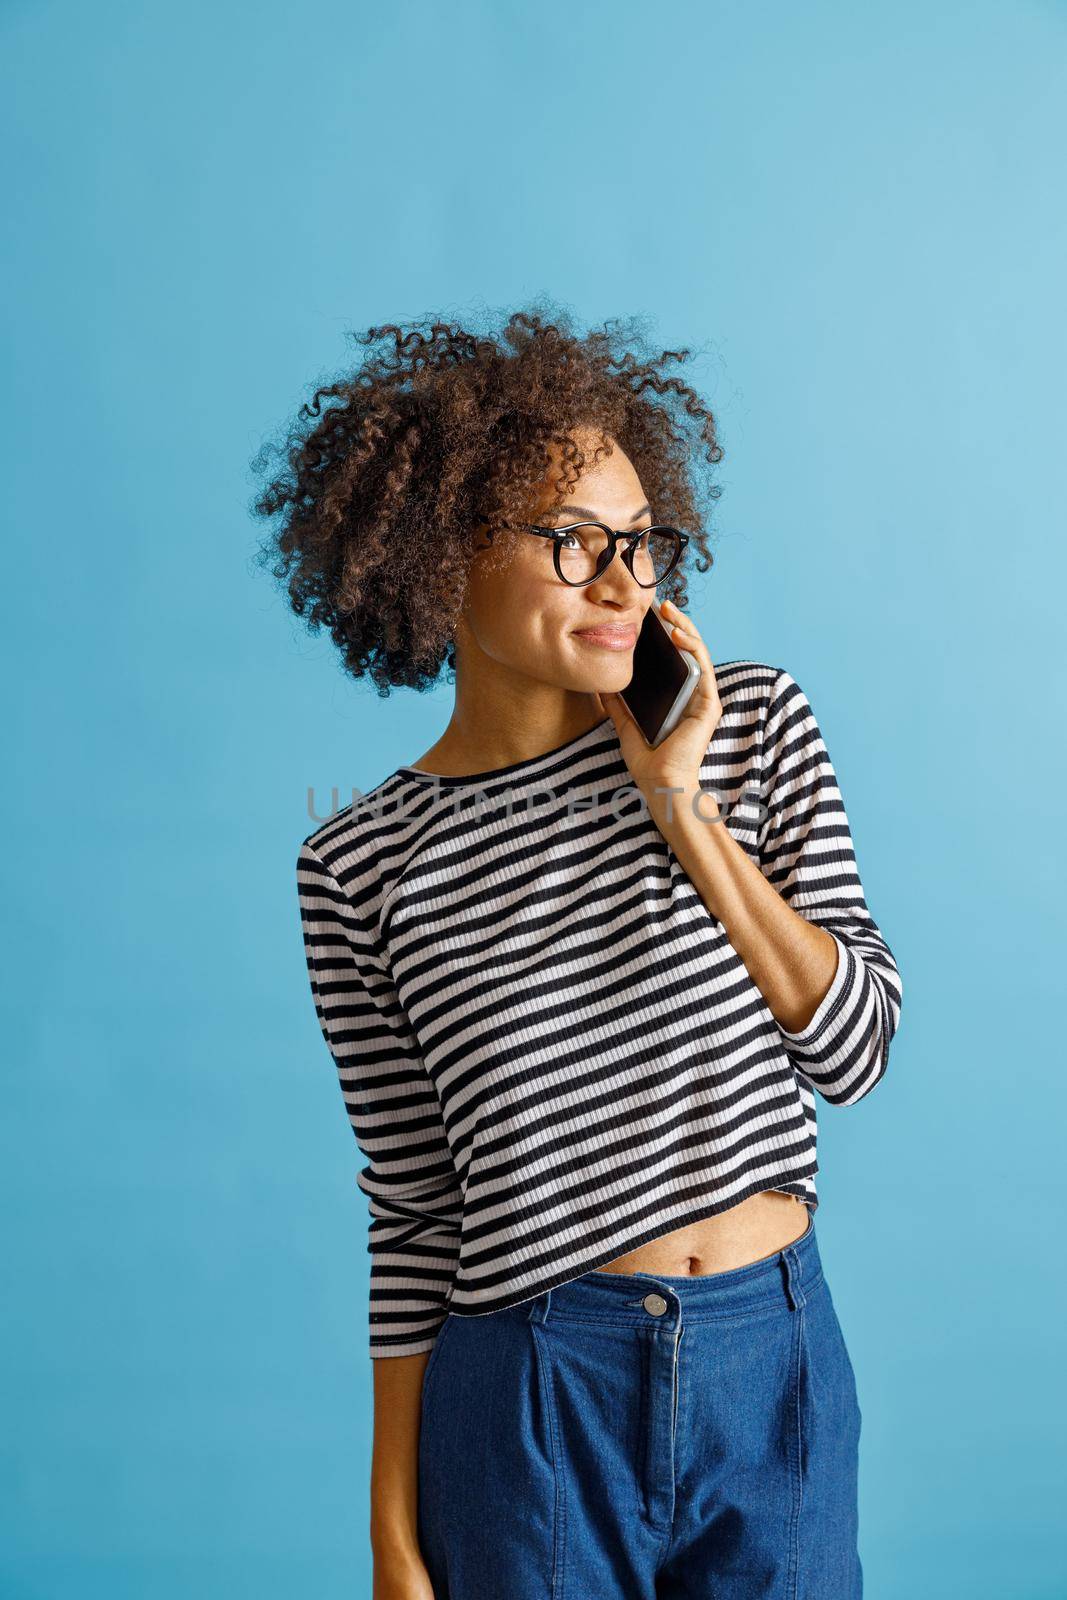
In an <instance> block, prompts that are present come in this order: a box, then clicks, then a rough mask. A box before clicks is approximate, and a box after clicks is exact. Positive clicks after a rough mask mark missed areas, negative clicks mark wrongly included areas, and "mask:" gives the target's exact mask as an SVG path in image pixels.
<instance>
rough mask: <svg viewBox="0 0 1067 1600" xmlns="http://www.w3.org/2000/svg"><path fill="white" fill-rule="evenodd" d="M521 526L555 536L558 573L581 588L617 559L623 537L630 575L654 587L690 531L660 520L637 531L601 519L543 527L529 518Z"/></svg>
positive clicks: (670, 569) (669, 568)
mask: <svg viewBox="0 0 1067 1600" xmlns="http://www.w3.org/2000/svg"><path fill="white" fill-rule="evenodd" d="M522 529H523V531H524V532H525V533H533V534H536V535H537V536H538V538H541V539H551V540H552V560H553V562H554V563H555V568H556V573H557V575H558V576H559V577H560V578H561V579H562V580H563V582H564V583H569V584H570V585H571V586H572V587H573V588H582V587H583V586H584V585H585V584H587V583H593V582H594V581H595V579H597V578H599V577H600V576H601V574H602V573H603V572H605V571H606V570H607V568H608V567H609V566H610V565H611V563H612V561H613V560H614V559H615V552H616V549H617V548H618V544H619V541H620V540H622V541H623V544H624V549H623V552H622V559H623V562H624V563H625V565H626V568H627V570H628V572H629V574H630V576H631V578H633V580H634V582H635V583H638V584H640V586H641V588H642V589H654V588H655V587H656V585H657V584H658V583H662V582H663V580H664V578H666V577H667V576H668V574H670V573H672V572H673V571H674V569H675V567H676V566H677V565H678V563H679V561H681V559H682V554H683V552H684V550H685V547H686V545H687V544H688V543H689V535H688V534H687V533H679V531H678V529H677V528H665V527H660V526H659V525H658V524H657V525H656V526H654V527H651V528H642V529H640V530H639V532H637V533H626V532H625V531H623V530H622V529H618V530H616V529H614V528H607V527H605V526H604V524H603V523H602V522H572V523H569V524H568V525H567V526H566V527H564V528H541V527H538V526H537V524H536V523H533V522H527V523H523V524H522Z"/></svg>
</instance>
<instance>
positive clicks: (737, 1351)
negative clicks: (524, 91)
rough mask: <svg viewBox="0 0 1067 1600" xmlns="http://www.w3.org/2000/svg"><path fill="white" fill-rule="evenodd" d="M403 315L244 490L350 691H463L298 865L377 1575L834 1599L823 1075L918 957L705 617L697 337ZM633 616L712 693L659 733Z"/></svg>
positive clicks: (848, 1057) (801, 757)
mask: <svg viewBox="0 0 1067 1600" xmlns="http://www.w3.org/2000/svg"><path fill="white" fill-rule="evenodd" d="M379 338H381V340H382V341H383V346H384V347H383V349H382V350H381V351H380V352H379V353H378V354H376V355H370V354H368V356H367V357H366V359H365V360H364V361H363V363H362V365H361V366H360V368H359V370H358V371H357V372H356V373H354V374H350V375H347V376H346V377H345V378H343V379H342V380H340V381H338V382H337V383H336V384H333V385H331V386H329V387H326V388H323V389H320V390H319V391H318V393H317V395H316V397H315V400H314V402H313V403H312V405H311V406H309V407H305V408H304V410H303V412H302V414H301V415H302V420H303V423H304V424H305V425H306V426H304V427H303V428H302V429H300V430H298V431H296V432H295V433H294V434H291V435H290V436H289V438H288V439H287V441H286V448H287V451H288V461H287V466H286V470H285V471H284V472H283V473H282V474H281V475H280V476H278V477H277V478H276V479H275V480H274V481H273V482H272V483H271V484H270V486H269V487H268V488H267V490H265V492H264V494H263V496H262V498H261V499H260V500H259V501H258V502H257V509H258V510H259V511H261V512H262V513H263V514H265V515H268V516H278V515H279V514H281V528H280V530H279V531H278V532H276V534H275V537H274V539H273V541H272V542H271V544H270V545H269V547H268V548H269V549H270V551H271V553H272V555H273V556H274V557H275V571H276V574H277V576H278V577H279V578H282V579H284V580H286V581H287V583H288V590H289V595H290V597H291V603H292V605H293V607H294V609H295V610H296V611H297V613H299V614H301V615H307V616H308V618H309V622H310V624H311V625H312V626H313V627H318V626H320V625H322V624H323V623H325V624H326V625H327V626H328V627H329V628H330V630H331V634H332V637H333V639H334V641H335V642H336V644H337V645H338V646H339V648H340V650H341V652H342V656H343V660H344V665H345V668H346V669H347V671H348V672H349V673H350V674H351V675H352V676H353V677H357V678H358V677H361V676H365V675H369V676H370V677H371V679H372V680H373V681H374V682H375V683H376V685H377V687H378V689H379V691H380V693H382V694H383V695H384V694H387V693H388V692H389V690H390V689H391V688H392V687H395V686H399V685H404V686H408V687H413V688H417V689H422V688H425V687H427V686H429V685H431V684H433V683H434V682H436V681H437V680H438V679H439V678H440V677H441V675H442V673H443V671H444V670H445V669H446V668H447V669H448V671H449V672H451V673H453V674H454V682H455V706H454V709H453V712H452V716H451V719H450V721H449V723H448V726H447V728H446V729H445V731H444V733H443V734H442V736H441V738H440V739H439V740H438V741H437V742H436V743H435V744H434V745H433V746H432V748H431V749H430V750H428V751H427V752H426V753H425V754H424V755H423V756H422V757H421V758H420V759H419V760H418V761H417V762H415V763H413V764H412V765H410V766H405V767H400V768H398V769H397V770H395V771H394V772H392V773H390V774H389V776H387V777H386V778H384V779H383V780H382V781H381V782H380V783H379V784H378V785H377V786H376V787H375V788H374V789H373V790H372V791H371V793H370V794H369V795H366V796H359V797H357V798H355V799H354V803H353V805H352V806H349V807H346V808H345V809H344V810H342V811H340V812H338V813H337V814H336V815H335V816H333V817H331V818H330V819H329V821H328V822H326V823H325V824H321V825H319V826H318V827H316V829H315V830H314V832H313V833H311V834H310V835H308V837H307V838H306V839H305V840H304V842H303V844H302V846H301V849H300V854H299V863H298V882H299V893H300V907H301V914H302V927H303V933H304V940H305V948H306V954H307V962H308V971H309V975H310V980H311V987H312V993H313V996H314V1001H315V1006H316V1011H317V1015H318V1018H319V1022H320V1024H321V1027H322V1031H323V1034H324V1037H325V1039H326V1042H327V1043H328V1045H329V1047H330V1050H331V1053H332V1055H333V1058H334V1060H335V1062H336V1065H337V1068H338V1071H339V1075H340V1081H341V1085H342V1088H343V1091H344V1096H345V1101H346V1105H347V1110H348V1115H349V1117H350V1119H351V1124H352V1127H353V1130H354V1132H355V1135H356V1138H357V1141H358V1143H359V1147H360V1149H361V1151H362V1153H363V1154H364V1155H365V1156H366V1158H367V1162H368V1164H367V1165H366V1166H365V1167H363V1169H362V1171H361V1172H360V1175H359V1184H360V1187H361V1188H362V1189H363V1191H364V1192H365V1194H366V1195H367V1196H368V1198H369V1203H370V1218H371V1220H370V1246H369V1247H370V1252H371V1292H370V1301H371V1304H370V1354H371V1356H372V1357H374V1358H375V1360H374V1447H373V1461H372V1506H371V1538H372V1546H373V1552H374V1597H375V1600H430V1597H432V1596H436V1597H441V1596H448V1597H450V1600H475V1597H488V1596H492V1597H497V1596H499V1597H501V1600H504V1597H507V1600H527V1597H531V1600H532V1597H533V1596H538V1597H541V1596H551V1597H553V1600H559V1597H562V1596H568V1597H572V1600H578V1597H583V1600H584V1597H593V1600H616V1597H618V1600H644V1597H646V1596H647V1597H652V1596H671V1597H679V1600H681V1597H683V1596H698V1595H699V1596H706V1595H710V1594H714V1595H715V1596H716V1597H717V1600H748V1597H755V1596H771V1595H773V1596H783V1597H784V1596H787V1595H788V1596H790V1597H799V1596H803V1597H807V1600H815V1597H819V1600H822V1597H826V1600H831V1597H832V1600H852V1597H854V1596H858V1595H860V1593H861V1589H862V1569H861V1564H860V1559H859V1555H858V1550H857V1458H858V1441H859V1431H860V1410H859V1405H858V1401H857V1395H856V1387H855V1379H854V1375H853V1371H852V1366H851V1362H850V1359H849V1356H848V1352H847V1350H846V1347H845V1343H844V1339H843V1336H842V1332H841V1328H840V1325H839V1323H838V1320H837V1316H836V1313H835V1310H834V1306H833V1302H832V1300H831V1297H830V1292H829V1288H828V1286H827V1282H826V1278H825V1276H824V1274H823V1270H822V1266H821V1263H820V1259H819V1252H818V1245H817V1243H816V1239H815V1233H814V1213H815V1210H816V1207H817V1205H818V1196H817V1192H816V1185H815V1174H816V1172H817V1171H818V1162H817V1160H816V1124H815V1105H816V1100H815V1097H816V1093H819V1094H821V1095H822V1097H823V1098H824V1099H825V1100H826V1101H828V1102H829V1103H830V1104H832V1105H838V1106H846V1105H852V1104H854V1103H855V1102H856V1101H858V1100H859V1099H860V1098H861V1097H862V1096H864V1095H865V1094H867V1093H868V1092H869V1090H870V1089H871V1088H873V1087H874V1085H875V1084H876V1083H877V1082H878V1080H879V1079H880V1077H881V1076H882V1074H883V1073H884V1071H885V1068H886V1064H887V1059H888V1051H889V1044H890V1040H891V1039H892V1037H893V1034H894V1032H895V1030H896V1027H897V1023H898V1019H899V1014H900V1001H901V982H900V976H899V973H898V970H897V967H896V964H895V962H894V959H893V956H892V954H891V952H890V949H889V947H888V945H887V944H886V942H885V940H884V939H883V937H882V935H881V933H880V931H879V929H878V927H877V925H876V924H875V922H874V921H873V919H872V917H871V915H870V912H869V911H868V909H867V905H866V902H865V899H864V894H863V889H862V886H861V883H860V878H859V875H858V872H857V868H856V860H855V855H854V851H853V846H852V841H851V838H850V834H849V828H848V822H847V818H846V814H845V811H844V807H843V805H842V801H841V795H840V792H839V789H838V786H837V782H836V778H835V774H834V770H833V767H832V766H831V764H830V760H829V757H828V755H827V752H826V747H825V744H824V743H823V740H822V737H821V734H820V732H819V729H818V726H817V723H816V721H815V718H814V715H813V713H812V709H811V706H810V703H809V702H808V700H807V698H806V697H805V695H804V693H803V691H802V690H801V688H800V687H799V685H798V684H797V682H796V680H795V679H794V678H793V677H792V676H791V675H790V674H789V673H788V672H787V671H785V670H784V669H781V668H776V667H773V666H769V665H767V664H765V663H763V662H761V661H755V660H747V659H746V660H737V661H731V662H728V663H726V664H725V665H722V664H718V665H717V664H715V663H714V662H713V661H712V660H711V658H710V656H709V653H708V649H707V646H706V644H705V642H704V640H703V638H702V637H701V634H700V632H699V630H698V628H697V627H696V624H695V623H694V622H693V620H692V618H690V617H689V616H687V615H686V613H685V611H684V609H683V607H684V602H685V598H686V591H685V577H686V567H687V563H686V559H685V539H684V538H680V537H679V536H678V535H679V533H683V534H684V533H686V532H687V533H688V538H689V541H690V543H691V544H693V545H695V546H696V547H697V549H698V550H699V552H700V554H701V556H703V557H704V558H705V560H704V563H703V565H701V564H700V563H699V562H698V563H697V569H698V570H699V571H706V570H707V569H708V566H709V565H710V564H711V558H710V552H709V550H708V546H707V541H706V536H705V534H704V533H703V532H702V530H701V526H700V524H701V517H700V515H699V512H698V508H697V498H698V496H699V495H700V493H701V492H702V487H703V489H704V490H705V491H706V496H707V498H708V499H714V497H715V495H716V494H717V492H718V491H717V489H716V488H715V487H714V486H712V487H708V486H707V485H706V484H703V485H702V480H701V477H700V473H701V470H702V467H703V465H705V464H709V463H710V464H715V463H717V462H718V461H719V459H720V458H721V454H722V452H721V449H720V447H719V445H718V442H717V439H716V430H715V424H714V419H713V417H712V415H711V413H710V412H709V411H708V410H707V409H706V407H705V406H704V405H703V404H702V402H701V401H700V399H699V397H698V396H697V395H696V394H695V392H694V391H693V390H692V389H691V388H690V387H689V386H687V385H686V384H684V383H683V382H682V381H681V380H680V379H679V378H678V377H677V376H673V375H667V373H666V371H665V369H666V368H667V366H668V364H669V363H671V362H674V361H678V360H680V359H682V357H683V356H684V355H685V354H686V353H685V352H662V353H661V354H659V355H658V356H654V357H650V356H648V354H647V352H645V353H643V354H644V359H638V357H637V356H635V354H634V352H633V350H632V348H630V345H632V343H633V338H632V337H631V339H630V341H629V342H628V343H625V342H623V341H622V339H621V338H620V335H619V334H618V332H617V330H615V331H613V330H611V329H609V328H607V327H606V328H605V329H603V330H597V331H594V332H592V333H587V334H586V335H584V336H578V335H577V334H576V333H575V332H574V330H573V328H572V327H571V325H570V323H569V321H568V319H567V318H566V317H562V316H560V315H559V314H558V313H557V314H556V315H555V317H554V319H553V320H552V321H548V320H546V319H545V318H544V317H543V316H542V315H540V314H539V313H538V312H532V313H516V314H515V315H514V316H512V317H511V318H510V319H509V320H508V322H507V323H506V325H505V327H504V328H503V329H502V331H501V332H500V333H499V334H496V335H492V334H488V335H487V334H483V335H480V336H475V335H472V334H470V333H467V332H465V331H464V330H462V329H459V328H456V327H454V326H452V325H449V324H447V323H434V324H433V325H432V326H431V327H430V328H429V329H428V331H423V330H422V329H420V328H417V329H415V330H413V331H411V332H409V333H406V334H405V333H404V332H403V330H401V329H400V328H398V327H392V326H390V327H386V328H382V329H372V330H371V331H370V333H369V334H368V335H367V336H366V341H365V342H366V343H367V344H368V345H371V344H372V343H373V342H374V341H375V340H377V339H379ZM386 341H389V342H390V343H389V344H386ZM323 400H328V401H330V402H336V403H333V404H330V405H328V406H327V407H326V408H325V409H324V408H323V407H322V401H323ZM698 447H699V448H700V453H701V457H700V459H698V455H697V448H698ZM593 524H600V525H601V526H600V527H595V526H593ZM654 600H657V601H658V602H659V603H660V604H661V605H662V614H663V616H664V618H665V620H668V621H669V622H670V624H671V625H672V627H673V637H674V641H675V643H676V644H677V645H679V646H680V647H681V648H684V649H686V650H688V651H691V652H692V654H693V655H694V656H695V657H696V658H697V660H698V661H699V663H700V666H701V669H702V676H701V679H700V683H699V686H698V690H697V693H696V695H695V697H694V698H693V700H692V701H691V702H690V704H689V706H688V707H687V710H686V713H685V716H684V719H683V720H682V722H681V723H680V724H679V725H678V727H677V728H676V729H675V730H674V731H673V732H672V733H671V734H670V735H668V737H667V738H666V739H665V740H663V741H662V742H661V743H660V744H659V745H658V746H656V747H655V748H650V747H649V746H648V745H647V743H646V742H645V740H644V738H643V737H642V735H641V733H640V731H639V730H638V728H637V727H636V725H635V724H634V723H633V721H632V720H631V719H630V718H629V716H628V713H627V711H626V708H625V706H624V704H623V702H622V701H621V700H620V698H619V692H620V691H621V690H623V689H624V688H625V687H626V685H627V683H628V682H629V679H630V677H631V674H632V670H633V649H634V643H635V640H636V636H637V632H638V630H639V629H640V627H641V623H642V620H643V618H644V617H645V614H646V612H647V610H648V608H649V606H650V605H651V604H652V603H653V601H654ZM383 1358H389V1359H383Z"/></svg>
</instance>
